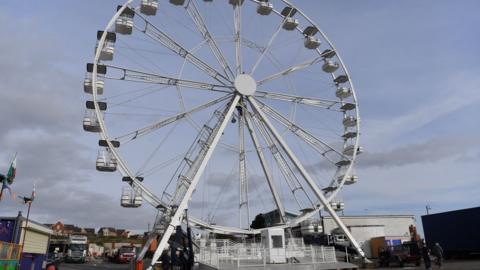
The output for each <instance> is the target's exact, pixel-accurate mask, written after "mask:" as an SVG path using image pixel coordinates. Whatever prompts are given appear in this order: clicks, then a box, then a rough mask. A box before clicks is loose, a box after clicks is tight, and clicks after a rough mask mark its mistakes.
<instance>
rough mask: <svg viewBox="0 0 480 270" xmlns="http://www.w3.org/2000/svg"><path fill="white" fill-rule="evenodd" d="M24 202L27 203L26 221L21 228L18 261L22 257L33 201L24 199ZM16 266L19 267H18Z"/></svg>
mask: <svg viewBox="0 0 480 270" xmlns="http://www.w3.org/2000/svg"><path fill="white" fill-rule="evenodd" d="M27 199H28V200H27ZM24 201H25V203H28V210H27V220H26V222H25V227H23V239H22V245H21V246H20V260H21V259H22V256H23V250H24V246H25V239H26V238H27V229H28V222H29V220H30V208H31V207H32V202H33V200H31V199H30V198H24ZM18 266H19V267H20V265H18Z"/></svg>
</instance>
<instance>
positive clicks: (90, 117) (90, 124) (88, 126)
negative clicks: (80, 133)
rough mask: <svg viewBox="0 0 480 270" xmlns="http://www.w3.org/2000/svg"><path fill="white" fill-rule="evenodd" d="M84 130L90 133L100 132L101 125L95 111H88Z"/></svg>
mask: <svg viewBox="0 0 480 270" xmlns="http://www.w3.org/2000/svg"><path fill="white" fill-rule="evenodd" d="M83 130H85V131H88V132H97V133H98V132H100V131H101V129H100V124H99V123H98V120H97V117H96V116H95V113H94V112H93V110H86V111H85V116H84V117H83Z"/></svg>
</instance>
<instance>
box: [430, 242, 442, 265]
mask: <svg viewBox="0 0 480 270" xmlns="http://www.w3.org/2000/svg"><path fill="white" fill-rule="evenodd" d="M432 254H433V256H435V264H436V265H437V266H438V268H441V267H442V259H443V249H442V247H441V246H440V244H439V243H435V246H433V249H432Z"/></svg>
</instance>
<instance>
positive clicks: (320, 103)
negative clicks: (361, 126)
mask: <svg viewBox="0 0 480 270" xmlns="http://www.w3.org/2000/svg"><path fill="white" fill-rule="evenodd" d="M255 97H256V98H265V99H272V100H281V101H286V102H294V103H298V104H304V105H309V106H314V107H320V108H324V109H328V110H332V111H339V112H343V111H344V110H346V109H349V110H351V109H354V108H355V104H354V103H345V104H343V105H342V102H340V101H337V100H328V99H321V98H314V97H303V96H296V95H290V94H280V93H273V92H265V91H256V92H255ZM346 104H349V105H348V106H345V105H346Z"/></svg>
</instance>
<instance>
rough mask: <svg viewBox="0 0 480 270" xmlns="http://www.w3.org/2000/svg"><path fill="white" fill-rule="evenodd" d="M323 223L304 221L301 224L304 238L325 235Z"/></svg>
mask: <svg viewBox="0 0 480 270" xmlns="http://www.w3.org/2000/svg"><path fill="white" fill-rule="evenodd" d="M322 229H323V228H322V223H321V222H320V221H318V220H309V219H307V220H304V221H302V223H300V230H301V232H302V236H305V235H318V234H321V233H323V230H322Z"/></svg>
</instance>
